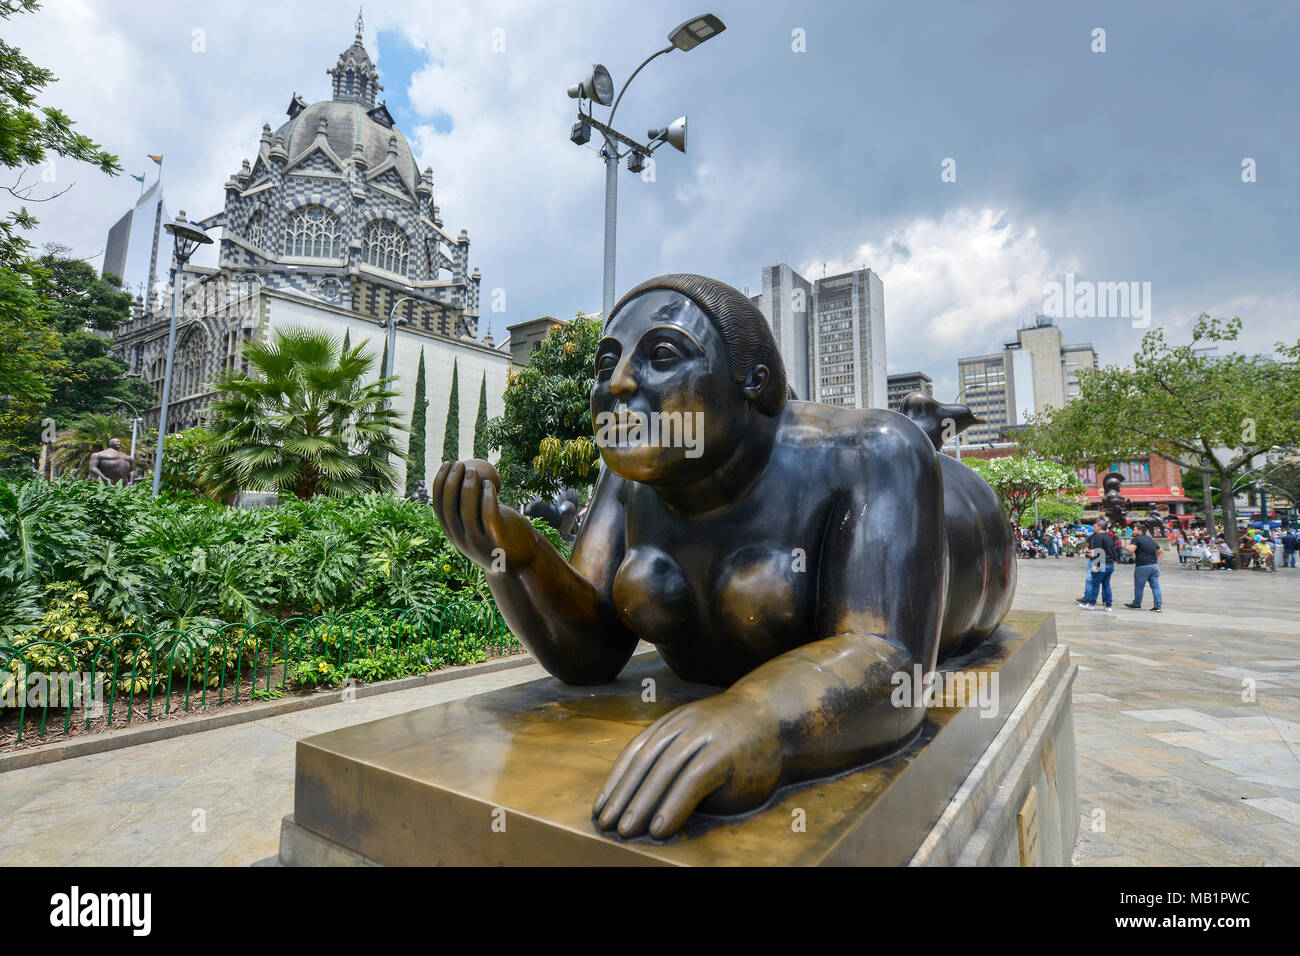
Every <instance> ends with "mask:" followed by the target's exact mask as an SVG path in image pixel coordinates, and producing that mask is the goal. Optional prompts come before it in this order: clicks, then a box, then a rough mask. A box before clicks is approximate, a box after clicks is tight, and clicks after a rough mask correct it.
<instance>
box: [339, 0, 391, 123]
mask: <svg viewBox="0 0 1300 956" xmlns="http://www.w3.org/2000/svg"><path fill="white" fill-rule="evenodd" d="M363 26H364V21H363V20H362V18H361V14H360V13H358V14H357V38H356V39H355V40H353V41H352V45H351V46H350V47H348V48H347V49H346V50H344V51H343V52H342V53H340V54H339V61H338V63H336V64H334V66H333V67H332V68H331V69H328V70H326V71H325V72H326V73H328V74H329V75H330V78H331V79H332V80H333V81H334V99H335V100H336V101H339V100H341V101H344V102H348V103H360V104H361V105H362V106H364V107H365V108H366V109H370V108H372V107H373V106H374V105H375V95H376V94H377V93H378V92H379V91H380V90H382V89H383V87H382V86H380V84H379V71H378V70H376V69H375V65H374V63H372V62H371V60H370V54H369V53H367V52H366V48H365V45H364V44H363V43H362V42H361V31H362V29H363Z"/></svg>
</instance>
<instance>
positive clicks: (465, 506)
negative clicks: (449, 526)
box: [460, 468, 486, 543]
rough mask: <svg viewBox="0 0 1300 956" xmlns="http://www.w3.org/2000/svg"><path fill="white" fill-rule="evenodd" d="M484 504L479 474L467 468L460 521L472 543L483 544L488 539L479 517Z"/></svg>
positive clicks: (461, 499)
mask: <svg viewBox="0 0 1300 956" xmlns="http://www.w3.org/2000/svg"><path fill="white" fill-rule="evenodd" d="M484 484H486V482H484ZM482 502H483V496H482V494H481V492H480V486H479V480H478V472H477V471H475V470H474V469H473V468H466V469H465V477H464V478H463V479H462V481H461V483H460V521H461V524H463V525H464V526H465V533H466V534H468V535H469V537H470V539H471V540H472V541H477V542H478V543H482V542H483V539H484V537H486V535H484V533H483V519H482V518H481V517H479V510H480V508H481V507H482Z"/></svg>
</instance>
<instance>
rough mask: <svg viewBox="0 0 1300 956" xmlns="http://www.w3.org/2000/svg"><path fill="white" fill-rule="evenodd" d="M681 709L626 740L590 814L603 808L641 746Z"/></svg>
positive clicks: (595, 813) (681, 708) (672, 719)
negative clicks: (625, 744) (626, 742)
mask: <svg viewBox="0 0 1300 956" xmlns="http://www.w3.org/2000/svg"><path fill="white" fill-rule="evenodd" d="M683 710H685V708H684V707H679V708H678V709H677V710H674V711H673V712H672V713H670V714H668V715H667V716H666V717H661V718H660V719H659V720H656V721H655V722H654V723H652V724H651V725H650V726H649V727H647V728H646V729H645V730H643V731H641V733H639V734H637V735H636V736H635V737H633V738H632V739H631V740H630V741H628V744H627V746H626V747H624V748H623V750H622V752H620V753H619V755H618V759H616V760H615V761H614V766H613V767H611V768H610V771H609V774H608V775H607V776H606V777H605V785H604V786H603V787H601V788H600V794H599V795H598V796H597V797H596V802H595V803H594V804H592V807H591V815H592V816H593V817H594V816H598V815H599V814H600V811H601V810H602V809H604V807H605V804H606V802H607V801H608V800H609V797H610V794H612V793H613V792H614V788H615V787H616V786H618V782H619V780H620V779H622V777H623V774H624V772H625V771H626V770H627V768H628V766H629V765H630V764H631V763H632V761H633V760H634V759H635V758H636V755H637V754H638V753H640V752H641V748H642V747H644V746H645V745H646V743H647V742H648V741H649V740H650V739H651V738H652V737H654V735H655V734H657V733H658V732H659V731H661V730H663V729H664V728H665V727H666V726H667V725H668V724H669V723H670V722H674V723H675V722H676V717H677V716H678V715H679V714H680V713H681V712H682V711H683Z"/></svg>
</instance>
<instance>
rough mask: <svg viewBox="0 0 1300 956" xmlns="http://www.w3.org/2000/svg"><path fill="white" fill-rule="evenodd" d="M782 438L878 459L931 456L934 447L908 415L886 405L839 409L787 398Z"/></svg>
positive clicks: (793, 442)
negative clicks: (892, 409)
mask: <svg viewBox="0 0 1300 956" xmlns="http://www.w3.org/2000/svg"><path fill="white" fill-rule="evenodd" d="M782 414H783V415H784V419H785V420H784V421H783V422H782V428H781V431H782V436H783V440H785V441H786V442H788V443H790V444H793V445H804V446H812V445H819V446H823V447H825V448H827V449H831V450H834V451H836V452H838V453H840V454H843V455H847V456H850V457H853V456H862V457H864V458H867V459H874V460H879V459H880V458H881V457H882V456H883V457H895V456H908V457H910V456H919V457H921V458H923V459H925V460H931V459H933V458H934V454H935V452H934V446H933V445H932V444H931V443H930V439H929V438H927V437H926V434H925V432H923V431H922V430H921V429H920V427H918V426H917V424H916V423H915V422H913V421H912V420H911V419H910V418H907V417H906V416H904V415H900V414H898V413H897V412H892V411H890V410H889V409H887V408H840V407H838V406H835V405H822V404H820V403H817V402H798V401H791V402H787V403H786V407H785V409H784V410H783V412H782Z"/></svg>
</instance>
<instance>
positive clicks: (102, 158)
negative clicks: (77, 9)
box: [0, 0, 122, 267]
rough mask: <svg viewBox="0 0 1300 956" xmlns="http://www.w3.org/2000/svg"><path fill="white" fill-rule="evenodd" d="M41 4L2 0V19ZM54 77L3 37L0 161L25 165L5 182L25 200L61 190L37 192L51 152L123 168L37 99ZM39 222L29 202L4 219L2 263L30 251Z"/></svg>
mask: <svg viewBox="0 0 1300 956" xmlns="http://www.w3.org/2000/svg"><path fill="white" fill-rule="evenodd" d="M39 7H40V4H39V3H37V2H36V0H9V2H5V3H0V20H3V21H8V20H9V19H10V18H11V17H13V16H15V15H17V14H20V13H34V12H36V10H37V9H38V8H39ZM54 80H55V76H54V74H53V73H51V72H50V71H49V70H47V69H44V68H42V67H39V66H37V65H36V64H34V63H33V62H32V61H31V60H29V59H27V57H25V56H23V54H22V51H20V50H19V49H18V48H17V47H15V46H12V45H11V44H9V43H8V42H6V41H5V40H4V39H3V37H0V166H3V167H5V168H6V169H21V170H22V172H21V173H20V174H19V175H18V178H17V180H16V182H15V183H14V185H12V186H6V187H4V188H5V189H7V190H8V192H9V193H10V194H11V195H12V196H13V197H14V198H15V199H16V200H18V201H19V202H21V203H27V202H48V201H49V200H50V199H53V198H55V195H58V194H55V195H46V196H42V195H37V192H36V190H37V189H38V188H39V183H40V178H39V176H38V175H36V174H35V173H34V171H33V170H31V167H34V166H39V165H40V164H41V163H44V162H45V161H46V159H47V157H48V156H49V154H51V153H53V154H54V155H55V156H59V157H62V158H67V159H71V160H75V161H78V162H83V163H90V164H91V165H92V166H95V167H97V168H99V169H100V170H101V171H102V172H104V173H107V174H109V175H110V176H115V175H117V174H118V173H119V172H121V171H122V166H121V164H120V163H119V162H118V161H117V157H116V156H113V155H111V154H109V153H107V152H105V151H104V150H102V149H100V148H99V147H98V146H97V145H95V143H94V142H92V141H91V140H90V139H89V138H88V137H86V136H83V135H81V134H80V133H74V132H73V131H72V126H73V122H72V120H71V119H69V118H68V115H67V114H66V113H64V112H63V111H62V110H59V109H56V108H54V107H52V106H45V107H40V106H37V105H36V99H37V97H38V96H39V95H40V93H41V91H42V90H44V89H45V87H47V86H49V85H50V84H51V83H53V82H54ZM36 224H37V220H36V219H35V218H34V217H33V216H32V215H31V214H30V213H29V212H28V211H27V207H26V205H23V206H21V207H20V208H19V209H18V210H17V211H15V212H10V213H9V214H8V215H7V216H6V217H5V218H4V219H0V267H13V266H15V265H17V264H19V263H20V261H21V260H22V259H24V258H25V257H26V255H27V252H28V249H29V248H30V244H29V243H28V242H27V240H26V239H24V238H23V237H22V236H21V235H20V230H24V229H31V228H33V227H34V226H35V225H36Z"/></svg>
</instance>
